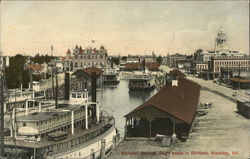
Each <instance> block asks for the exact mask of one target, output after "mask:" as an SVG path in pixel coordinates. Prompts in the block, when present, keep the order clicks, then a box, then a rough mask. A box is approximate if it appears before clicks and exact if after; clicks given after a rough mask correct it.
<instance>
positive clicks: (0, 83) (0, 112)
mask: <svg viewBox="0 0 250 159" xmlns="http://www.w3.org/2000/svg"><path fill="white" fill-rule="evenodd" d="M8 65H9V59H8V57H6V59H5V60H4V57H3V56H2V53H1V52H0V120H1V121H0V157H5V152H4V100H5V98H4V71H5V66H8Z"/></svg>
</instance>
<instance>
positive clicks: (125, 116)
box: [123, 105, 192, 124]
mask: <svg viewBox="0 0 250 159" xmlns="http://www.w3.org/2000/svg"><path fill="white" fill-rule="evenodd" d="M150 106H151V107H154V108H156V109H158V110H159V111H162V112H164V113H166V114H168V115H170V116H173V117H175V118H176V119H178V120H180V121H182V122H184V123H187V124H191V123H192V121H191V123H188V122H186V121H184V120H182V119H180V118H178V117H176V116H174V115H172V114H169V113H168V112H165V111H163V110H161V109H159V108H157V107H155V106H154V105H147V106H145V107H150ZM145 107H143V108H145ZM143 108H142V109H143ZM139 110H141V109H138V110H136V111H135V112H137V111H139ZM135 112H133V113H135ZM130 113H132V112H130ZM130 113H128V114H130ZM128 114H126V115H125V116H123V117H127V116H128Z"/></svg>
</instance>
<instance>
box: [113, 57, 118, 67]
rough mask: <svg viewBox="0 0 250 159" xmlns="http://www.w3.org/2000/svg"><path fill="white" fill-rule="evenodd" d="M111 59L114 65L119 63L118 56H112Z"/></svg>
mask: <svg viewBox="0 0 250 159" xmlns="http://www.w3.org/2000/svg"><path fill="white" fill-rule="evenodd" d="M112 60H113V62H114V63H115V64H116V65H119V64H120V58H119V57H113V58H112Z"/></svg>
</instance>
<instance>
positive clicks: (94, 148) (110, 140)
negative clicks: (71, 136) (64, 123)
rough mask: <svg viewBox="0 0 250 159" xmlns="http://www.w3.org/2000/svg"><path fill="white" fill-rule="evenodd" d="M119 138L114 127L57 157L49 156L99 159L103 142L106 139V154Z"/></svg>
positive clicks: (51, 157) (49, 157)
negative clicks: (115, 139)
mask: <svg viewBox="0 0 250 159" xmlns="http://www.w3.org/2000/svg"><path fill="white" fill-rule="evenodd" d="M115 136H117V133H116V129H115V127H114V126H112V127H111V128H110V129H109V130H108V131H107V132H105V133H104V134H102V135H100V136H97V137H95V138H93V139H91V140H89V141H88V142H85V143H83V144H79V145H78V146H76V147H74V148H72V149H69V150H68V151H63V152H60V153H58V154H55V155H50V156H47V157H46V158H48V159H57V158H60V159H61V158H63V159H66V158H93V156H94V158H99V157H100V156H101V152H102V151H103V150H102V149H103V148H102V146H101V145H102V140H103V139H105V141H106V142H105V148H104V149H105V150H104V152H105V154H106V153H107V152H109V151H110V150H111V149H112V148H113V147H114V146H115V143H114V142H116V141H114V137H115Z"/></svg>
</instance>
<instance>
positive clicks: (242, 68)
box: [215, 67, 249, 72]
mask: <svg viewBox="0 0 250 159" xmlns="http://www.w3.org/2000/svg"><path fill="white" fill-rule="evenodd" d="M220 68H221V67H215V71H216V72H218V71H220ZM224 68H226V67H224ZM228 68H229V69H233V70H238V69H239V67H228ZM248 69H249V67H240V70H248Z"/></svg>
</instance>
